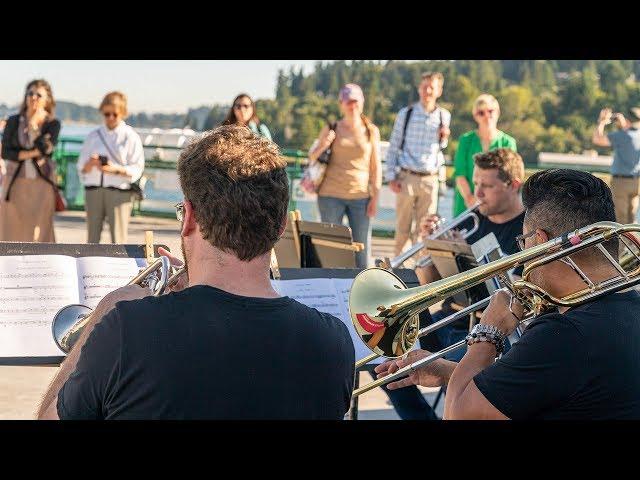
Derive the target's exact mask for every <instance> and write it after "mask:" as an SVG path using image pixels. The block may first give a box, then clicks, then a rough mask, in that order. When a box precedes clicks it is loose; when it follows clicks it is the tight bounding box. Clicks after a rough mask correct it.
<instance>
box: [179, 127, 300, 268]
mask: <svg viewBox="0 0 640 480" xmlns="http://www.w3.org/2000/svg"><path fill="white" fill-rule="evenodd" d="M286 165H287V163H286V161H285V160H284V158H283V157H282V156H281V154H280V151H279V149H278V146H277V145H276V144H275V143H273V142H271V141H269V140H267V139H265V138H263V137H261V136H258V135H254V134H253V133H252V132H251V131H250V130H249V129H248V128H246V127H244V126H238V125H224V126H221V127H218V128H216V129H215V130H213V131H211V132H208V133H206V134H205V135H203V136H202V137H200V138H199V139H198V140H196V141H194V142H192V143H191V144H189V145H188V146H187V147H186V148H185V149H184V150H183V151H182V153H181V154H180V157H179V159H178V176H179V178H180V186H181V187H182V191H183V193H184V196H185V198H186V199H187V200H189V201H190V202H191V203H192V204H193V209H194V212H195V218H196V222H197V223H198V225H199V227H200V230H201V231H202V237H203V238H204V239H205V240H208V241H209V243H211V245H213V246H214V247H216V248H219V249H221V250H223V251H225V252H228V253H233V254H235V255H236V256H237V257H238V258H239V259H240V260H243V261H249V260H252V259H254V258H256V257H258V256H260V255H262V254H264V253H267V252H269V251H270V250H271V248H273V245H274V244H275V243H276V242H277V241H278V238H279V235H280V231H281V228H282V226H283V223H284V221H285V218H286V215H287V207H288V203H289V181H288V179H287V173H286V169H285V168H286Z"/></svg>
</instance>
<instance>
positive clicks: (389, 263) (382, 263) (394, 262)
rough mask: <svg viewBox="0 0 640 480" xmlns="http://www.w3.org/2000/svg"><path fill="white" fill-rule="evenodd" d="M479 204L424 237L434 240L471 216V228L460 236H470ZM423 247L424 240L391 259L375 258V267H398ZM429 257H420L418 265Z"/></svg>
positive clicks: (477, 221) (422, 263) (473, 228)
mask: <svg viewBox="0 0 640 480" xmlns="http://www.w3.org/2000/svg"><path fill="white" fill-rule="evenodd" d="M479 206H480V203H479V202H478V203H476V204H474V205H473V206H471V207H470V208H468V209H466V210H465V211H464V212H462V213H461V214H460V215H458V216H457V217H456V218H454V219H452V220H451V221H449V222H447V223H445V224H444V225H442V226H440V227H439V228H438V229H437V230H436V231H435V232H433V233H431V235H429V236H428V237H426V239H427V240H435V239H437V238H440V237H442V236H443V235H445V234H446V233H448V232H449V231H450V230H453V229H454V228H456V227H457V226H458V225H460V224H461V223H463V222H466V221H467V220H468V219H469V218H472V219H473V227H472V228H471V230H464V231H463V233H462V238H464V239H466V238H468V237H470V236H471V235H473V234H474V233H475V232H476V231H477V230H478V227H479V226H480V217H478V214H477V213H476V210H478V207H479ZM423 248H424V241H422V242H418V243H416V244H415V245H413V246H412V247H411V248H410V249H409V250H407V251H406V252H403V253H401V254H400V255H398V256H397V257H395V258H392V259H391V260H389V259H388V258H385V259H384V260H380V259H378V260H376V267H379V268H385V269H387V270H391V269H394V268H398V267H399V266H400V265H402V264H403V263H404V262H405V261H407V260H408V259H409V258H411V257H413V256H414V255H415V254H416V253H418V252H419V251H420V250H422V249H423ZM430 258H431V257H430V256H426V257H423V258H421V259H420V260H419V262H420V265H419V266H421V267H424V266H425V265H427V264H428V263H429V260H430Z"/></svg>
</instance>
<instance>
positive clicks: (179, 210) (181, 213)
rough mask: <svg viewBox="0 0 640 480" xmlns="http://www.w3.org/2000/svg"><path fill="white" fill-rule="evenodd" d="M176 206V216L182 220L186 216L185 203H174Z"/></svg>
mask: <svg viewBox="0 0 640 480" xmlns="http://www.w3.org/2000/svg"><path fill="white" fill-rule="evenodd" d="M174 208H175V209H176V218H177V219H178V221H179V222H181V221H182V219H183V218H184V203H183V202H179V203H176V204H175V205H174Z"/></svg>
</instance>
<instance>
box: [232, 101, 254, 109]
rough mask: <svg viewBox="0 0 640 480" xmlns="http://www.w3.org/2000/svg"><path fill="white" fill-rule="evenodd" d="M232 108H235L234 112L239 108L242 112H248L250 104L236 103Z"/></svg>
mask: <svg viewBox="0 0 640 480" xmlns="http://www.w3.org/2000/svg"><path fill="white" fill-rule="evenodd" d="M233 108H235V109H236V110H240V109H241V108H242V109H244V110H248V109H249V108H251V104H250V103H236V104H235V105H234V106H233Z"/></svg>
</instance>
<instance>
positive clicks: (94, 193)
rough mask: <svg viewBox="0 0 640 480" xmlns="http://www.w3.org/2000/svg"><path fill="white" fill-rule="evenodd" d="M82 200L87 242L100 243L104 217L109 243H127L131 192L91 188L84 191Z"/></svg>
mask: <svg viewBox="0 0 640 480" xmlns="http://www.w3.org/2000/svg"><path fill="white" fill-rule="evenodd" d="M84 202H85V210H86V212H87V233H88V240H87V242H88V243H100V235H101V234H102V224H103V222H104V219H105V218H106V219H107V222H108V223H109V232H110V233H111V243H117V244H123V243H127V232H128V229H129V219H130V218H131V203H132V202H131V192H127V191H122V190H115V189H112V188H102V187H100V188H92V189H90V190H85V191H84Z"/></svg>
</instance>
